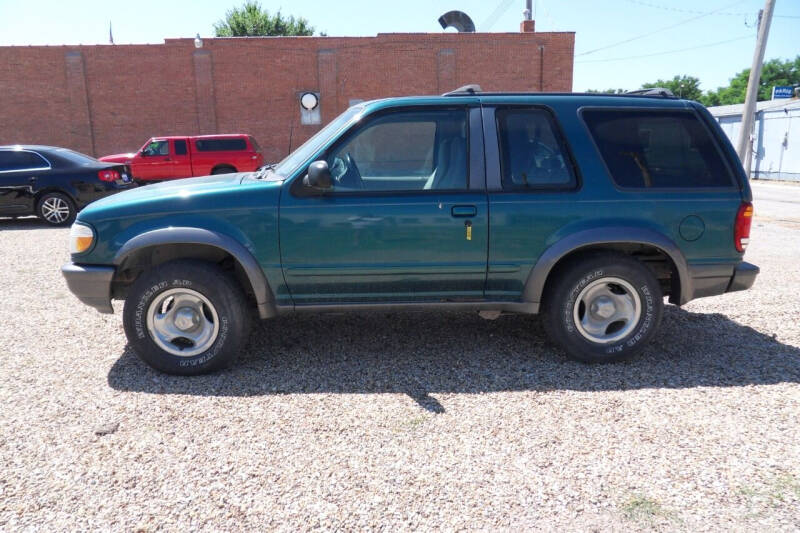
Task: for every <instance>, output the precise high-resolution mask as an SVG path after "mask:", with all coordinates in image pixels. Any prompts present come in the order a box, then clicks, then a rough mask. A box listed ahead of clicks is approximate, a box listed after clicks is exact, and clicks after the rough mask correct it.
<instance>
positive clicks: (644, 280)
mask: <svg viewBox="0 0 800 533" xmlns="http://www.w3.org/2000/svg"><path fill="white" fill-rule="evenodd" d="M663 309H664V299H663V295H662V293H661V287H660V285H659V283H658V280H657V279H656V277H655V275H653V273H652V272H651V271H650V270H649V269H648V268H647V267H646V266H644V265H643V264H642V263H640V262H639V261H637V260H636V259H633V258H632V257H630V256H627V255H624V254H616V253H610V252H600V253H597V254H593V255H588V256H583V258H581V259H579V260H577V261H574V262H572V263H570V264H568V265H567V267H566V268H565V269H564V270H563V271H562V272H561V273H560V274H559V275H558V277H557V278H556V279H555V280H554V281H553V283H552V285H551V286H549V287H548V290H547V291H546V294H545V299H544V309H543V314H544V328H545V331H546V333H547V335H548V337H550V340H551V341H552V342H553V343H554V344H556V345H557V346H559V347H561V348H562V349H563V350H564V351H565V352H566V353H567V355H568V356H569V357H571V358H572V359H576V360H578V361H583V362H586V363H607V362H615V361H619V360H622V359H626V358H628V357H631V356H633V355H635V354H637V353H638V352H640V351H641V350H642V349H643V348H644V347H645V346H646V345H647V343H648V342H649V341H650V340H651V339H652V337H653V335H655V333H656V331H657V330H658V326H659V324H660V323H661V315H662V312H663Z"/></svg>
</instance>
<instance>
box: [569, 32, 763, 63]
mask: <svg viewBox="0 0 800 533" xmlns="http://www.w3.org/2000/svg"><path fill="white" fill-rule="evenodd" d="M752 38H753V36H752V35H744V36H742V37H736V38H734V39H727V40H725V41H717V42H715V43H707V44H700V45H697V46H690V47H688V48H678V49H676V50H667V51H665V52H655V53H653V54H642V55H638V56H627V57H611V58H608V59H585V60H583V61H575V63H604V62H606V61H625V60H627V59H639V58H643V57H653V56H663V55H666V54H677V53H679V52H687V51H689V50H697V49H699V48H710V47H712V46H719V45H721V44H726V43H732V42H734V41H743V40H745V39H752Z"/></svg>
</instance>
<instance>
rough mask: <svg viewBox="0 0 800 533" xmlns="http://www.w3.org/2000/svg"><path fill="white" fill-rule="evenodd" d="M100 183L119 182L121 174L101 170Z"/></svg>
mask: <svg viewBox="0 0 800 533" xmlns="http://www.w3.org/2000/svg"><path fill="white" fill-rule="evenodd" d="M97 177H98V178H100V181H117V180H118V179H119V172H117V171H116V170H101V171H100V172H98V173H97Z"/></svg>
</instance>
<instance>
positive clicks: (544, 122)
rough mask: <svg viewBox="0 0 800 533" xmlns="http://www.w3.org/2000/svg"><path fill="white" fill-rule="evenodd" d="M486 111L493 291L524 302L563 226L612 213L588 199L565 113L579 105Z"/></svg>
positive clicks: (489, 285)
mask: <svg viewBox="0 0 800 533" xmlns="http://www.w3.org/2000/svg"><path fill="white" fill-rule="evenodd" d="M483 113H484V117H483V124H484V132H485V139H486V140H485V142H486V181H487V187H488V189H489V206H490V207H489V210H490V212H491V220H490V223H489V226H490V235H489V259H488V273H487V280H486V297H487V299H491V300H498V301H519V300H520V299H524V298H523V289H524V288H525V283H526V281H527V279H528V274H529V273H530V271H531V269H532V268H533V266H534V265H535V264H536V262H537V260H538V259H539V257H540V256H541V254H542V252H544V250H546V249H547V248H548V247H549V246H550V245H552V244H553V243H554V242H555V241H557V240H558V238H559V231H561V230H562V229H563V228H564V227H566V226H568V225H569V224H574V223H576V222H577V221H579V220H580V219H581V218H583V217H595V218H596V217H598V216H602V215H603V214H604V213H599V212H598V211H597V210H598V206H597V205H594V204H591V203H586V199H587V194H586V190H585V189H586V188H585V187H583V188H581V183H580V180H579V173H578V166H577V164H576V162H575V159H574V158H573V156H572V153H571V150H570V149H569V146H568V144H567V142H566V138H565V136H564V134H563V133H562V129H561V128H562V123H563V118H564V117H568V116H570V115H573V116H574V115H575V112H574V109H571V112H570V111H569V110H562V111H561V112H559V113H557V112H556V110H554V109H552V108H549V107H544V106H536V105H527V104H521V103H520V104H506V105H502V104H501V105H497V106H492V105H485V106H484V109H483ZM557 117H558V118H557ZM600 205H603V204H600ZM609 215H610V216H613V214H609Z"/></svg>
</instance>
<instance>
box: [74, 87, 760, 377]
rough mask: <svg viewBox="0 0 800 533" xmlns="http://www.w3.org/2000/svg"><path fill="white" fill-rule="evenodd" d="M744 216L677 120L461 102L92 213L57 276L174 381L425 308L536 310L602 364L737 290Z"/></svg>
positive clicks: (658, 113)
mask: <svg viewBox="0 0 800 533" xmlns="http://www.w3.org/2000/svg"><path fill="white" fill-rule="evenodd" d="M145 157H148V156H145ZM751 201H752V197H751V192H750V188H749V184H748V182H747V179H746V177H745V175H744V171H743V169H742V166H741V164H740V163H739V160H738V159H737V157H736V154H735V152H734V151H733V148H732V147H731V145H730V143H729V142H728V140H727V138H726V137H725V135H724V134H723V133H722V131H721V130H720V128H719V126H718V125H717V124H716V122H715V121H714V120H713V119H712V118H711V117H710V115H709V113H708V111H707V110H706V109H705V108H704V107H703V106H702V105H700V104H697V103H695V102H689V101H684V100H678V99H676V98H671V97H665V96H661V95H654V96H650V95H640V96H611V95H564V94H543V93H534V94H491V93H480V92H475V91H474V90H463V91H456V92H454V93H450V94H448V95H444V96H441V97H408V98H392V99H385V100H378V101H373V102H367V103H363V104H359V105H356V106H354V107H351V108H350V109H348V110H347V111H346V112H345V113H343V114H342V115H340V116H339V117H338V118H336V119H334V120H333V121H332V122H330V123H329V124H328V125H327V126H326V127H324V128H323V129H322V130H321V131H320V132H319V133H318V134H317V135H315V136H314V137H312V138H311V139H309V140H308V141H307V142H306V143H305V144H303V145H302V146H301V147H300V148H298V149H297V150H295V151H294V152H293V153H291V154H290V155H289V156H287V157H286V158H285V159H284V160H283V161H281V162H280V163H278V164H277V165H275V166H267V167H265V168H263V169H262V170H261V171H259V172H258V173H247V174H237V175H232V176H210V177H203V178H196V179H189V180H180V181H174V182H165V183H161V184H156V185H150V186H147V187H140V188H137V189H136V190H133V191H128V192H124V193H122V194H119V195H116V196H114V197H111V198H106V199H103V200H100V201H98V202H95V203H93V204H92V205H90V206H89V207H88V208H87V209H85V210H84V211H82V212H81V213H80V215H79V216H78V219H77V221H76V222H75V224H73V226H72V230H71V261H70V262H69V263H67V264H66V265H64V267H63V268H62V272H63V274H64V276H65V278H66V280H67V283H68V285H69V288H70V290H71V291H72V292H73V293H74V294H76V295H77V296H78V298H79V299H80V300H81V301H83V302H84V303H86V304H87V305H90V306H93V307H95V308H97V309H98V310H99V311H100V312H104V313H111V312H113V309H112V307H111V300H112V299H117V300H124V301H125V305H124V311H123V324H124V327H125V332H126V335H127V337H128V341H129V343H130V345H131V346H132V348H133V349H134V351H135V352H136V353H137V354H138V355H139V356H140V357H141V358H142V359H143V360H144V361H146V362H147V363H148V364H150V365H152V366H153V367H155V368H157V369H159V370H161V371H163V372H168V373H174V374H184V375H186V374H197V373H202V372H209V371H213V370H217V369H220V368H224V367H226V366H228V365H230V364H231V363H232V362H233V361H234V360H235V359H236V356H237V355H238V352H239V351H240V349H241V348H242V347H243V345H244V343H245V341H246V340H247V334H248V331H249V329H248V326H249V323H250V317H251V316H252V315H257V316H258V317H260V318H262V319H267V318H270V317H273V316H275V315H277V314H279V313H286V312H299V311H312V312H319V311H330V310H342V309H367V310H374V309H385V308H401V307H403V308H406V307H431V306H433V307H436V308H439V309H477V310H480V311H482V312H484V314H487V313H488V315H491V316H496V315H497V314H499V313H501V312H515V313H529V314H535V313H542V314H543V315H544V316H543V322H544V325H545V330H546V331H547V333H548V335H549V337H550V339H551V340H552V341H553V342H554V343H555V344H557V345H558V346H560V347H561V348H562V349H563V350H564V351H565V352H566V353H567V354H568V355H569V356H571V357H573V358H575V359H578V360H581V361H589V362H609V361H617V360H619V359H622V358H625V357H630V356H632V355H634V354H636V353H637V352H639V351H641V350H642V349H644V347H645V346H646V345H647V343H648V342H649V341H650V340H651V339H652V338H653V336H654V335H655V333H656V331H657V329H658V326H659V323H660V321H661V317H662V309H663V299H664V297H668V299H669V301H670V302H672V303H674V304H677V305H682V304H684V303H686V302H688V301H690V300H692V299H695V298H701V297H705V296H711V295H716V294H722V293H725V292H730V291H739V290H744V289H747V288H749V287H751V286H752V284H753V282H754V280H755V278H756V276H757V274H758V268H757V267H756V266H754V265H751V264H749V263H745V262H743V256H744V252H745V249H746V247H747V244H748V241H749V233H750V223H751V220H752V213H753V211H752V204H751Z"/></svg>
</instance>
